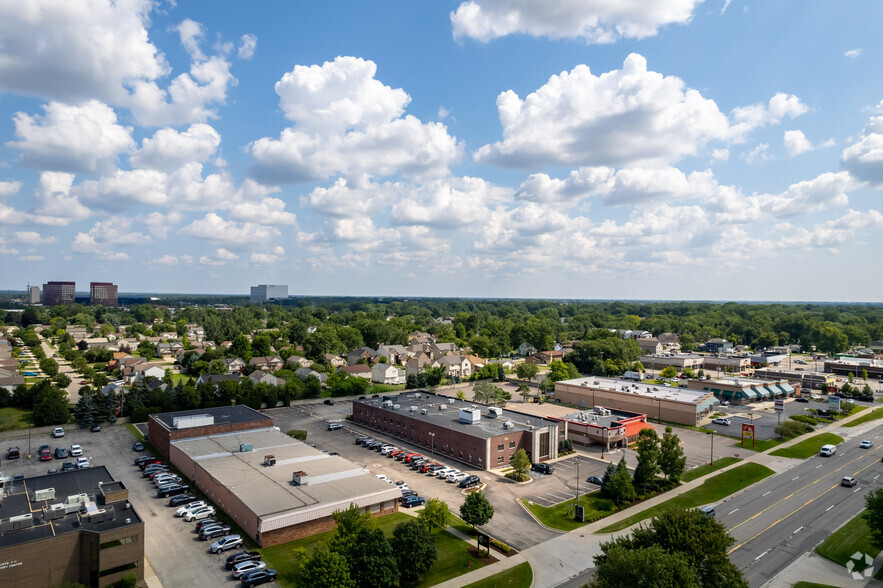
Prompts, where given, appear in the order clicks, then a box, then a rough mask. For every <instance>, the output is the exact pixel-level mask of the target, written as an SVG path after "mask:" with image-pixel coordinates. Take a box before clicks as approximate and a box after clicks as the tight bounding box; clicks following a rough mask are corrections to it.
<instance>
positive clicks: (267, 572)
mask: <svg viewBox="0 0 883 588" xmlns="http://www.w3.org/2000/svg"><path fill="white" fill-rule="evenodd" d="M274 580H276V570H271V569H263V570H253V571H251V572H248V573H247V574H245V575H244V576H242V578H240V579H239V581H240V582H242V585H243V586H257V585H258V584H266V583H268V582H273V581H274Z"/></svg>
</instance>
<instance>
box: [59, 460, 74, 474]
mask: <svg viewBox="0 0 883 588" xmlns="http://www.w3.org/2000/svg"><path fill="white" fill-rule="evenodd" d="M75 469H77V466H75V465H74V464H73V463H71V462H69V461H66V462H64V463H63V464H61V471H63V472H69V471H71V470H75Z"/></svg>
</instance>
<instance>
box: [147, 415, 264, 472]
mask: <svg viewBox="0 0 883 588" xmlns="http://www.w3.org/2000/svg"><path fill="white" fill-rule="evenodd" d="M272 427H273V419H272V418H270V417H268V416H267V415H265V414H263V413H260V412H258V411H256V410H254V409H253V408H249V407H247V406H244V405H241V404H236V405H233V406H217V407H214V408H199V409H196V410H181V411H178V412H162V413H157V414H152V415H149V416H148V417H147V433H148V436H149V438H150V442H151V443H152V444H153V446H154V447H156V449H157V451H159V452H160V453H161V454H162V455H163V456H164V457H165V458H166V459H169V446H170V444H171V442H172V441H175V440H179V439H187V438H190V437H205V436H207V435H219V434H221V433H231V432H233V431H250V430H254V429H267V428H272Z"/></svg>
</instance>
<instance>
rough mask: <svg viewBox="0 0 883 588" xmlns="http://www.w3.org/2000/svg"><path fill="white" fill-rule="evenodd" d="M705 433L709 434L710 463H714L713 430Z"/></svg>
mask: <svg viewBox="0 0 883 588" xmlns="http://www.w3.org/2000/svg"><path fill="white" fill-rule="evenodd" d="M706 435H711V460H710V465H714V431H711V432H709V433H706Z"/></svg>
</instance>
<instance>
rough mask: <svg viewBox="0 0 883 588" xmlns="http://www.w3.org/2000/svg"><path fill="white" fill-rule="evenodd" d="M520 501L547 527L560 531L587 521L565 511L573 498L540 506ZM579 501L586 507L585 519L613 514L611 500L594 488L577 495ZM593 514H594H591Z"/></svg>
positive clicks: (568, 529)
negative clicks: (579, 519) (581, 520)
mask: <svg viewBox="0 0 883 588" xmlns="http://www.w3.org/2000/svg"><path fill="white" fill-rule="evenodd" d="M521 503H522V504H523V505H524V506H526V507H527V509H528V510H529V511H530V512H532V513H533V515H534V516H535V517H536V518H538V519H539V520H540V522H542V523H543V524H544V525H546V526H547V527H552V528H553V529H559V530H561V531H572V530H574V529H578V528H579V527H582V526H583V525H587V524H588V523H580V522H579V521H575V520H574V519H573V515H570V516H568V515H567V511H568V510H570V508H572V505H573V504H574V501H573V500H568V501H566V502H562V503H559V504H556V505H554V506H549V507H546V506H540V505H539V504H537V503H535V502H534V503H533V504H528V501H527V500H524V499H522V500H521ZM579 503H580V504H581V505H583V506H584V507H585V508H586V520H587V521H591V520H592V519H593V518H594V519H595V520H597V519H600V518H604V517H605V516H608V515H611V514H613V512H614V510H613V501H612V500H609V499H607V498H601V492H600V491H599V490H596V491H595V492H591V493H589V494H583V495H582V496H580V497H579ZM593 515H594V516H593Z"/></svg>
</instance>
